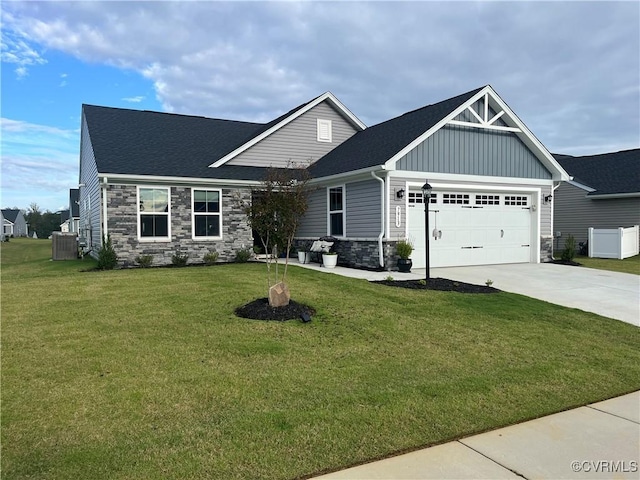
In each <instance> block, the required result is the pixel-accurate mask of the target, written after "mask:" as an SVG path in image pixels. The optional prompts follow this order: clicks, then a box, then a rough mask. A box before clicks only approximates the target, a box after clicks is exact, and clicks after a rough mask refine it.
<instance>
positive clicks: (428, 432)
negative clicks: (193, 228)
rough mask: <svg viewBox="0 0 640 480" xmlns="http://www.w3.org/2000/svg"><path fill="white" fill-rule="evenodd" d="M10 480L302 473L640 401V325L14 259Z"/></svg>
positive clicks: (237, 271) (223, 277)
mask: <svg viewBox="0 0 640 480" xmlns="http://www.w3.org/2000/svg"><path fill="white" fill-rule="evenodd" d="M1 248H2V372H1V373H2V379H1V380H2V406H1V409H2V412H1V413H2V418H1V427H2V431H1V445H2V473H3V477H5V478H12V479H19V478H55V479H76V478H91V479H129V478H145V479H152V478H180V479H199V478H203V479H204V478H206V479H210V478H222V479H234V478H238V479H240V478H252V479H253V478H256V479H257V478H268V479H274V478H275V479H278V478H282V479H286V478H296V477H303V476H309V475H312V474H317V473H320V472H324V471H328V470H335V469H339V468H343V467H347V466H350V465H353V464H355V463H359V462H364V461H367V460H371V459H376V458H381V457H385V456H388V455H390V454H393V453H395V452H400V451H405V450H410V449H416V448H419V447H423V446H427V445H432V444H436V443H441V442H445V441H447V440H451V439H455V438H459V437H462V436H466V435H470V434H473V433H476V432H480V431H484V430H488V429H493V428H496V427H501V426H504V425H509V424H513V423H515V422H520V421H523V420H527V419H531V418H534V417H538V416H541V415H546V414H549V413H553V412H557V411H561V410H564V409H567V408H571V407H575V406H578V405H584V404H586V403H590V402H595V401H599V400H603V399H606V398H609V397H612V396H616V395H620V394H624V393H627V392H631V391H635V390H638V389H640V348H639V345H640V329H638V328H637V327H634V326H632V325H629V324H626V323H624V322H619V321H613V320H609V319H606V318H603V317H600V316H598V315H595V314H591V313H585V312H582V311H579V310H575V309H569V308H564V307H559V306H554V305H551V304H549V303H545V302H540V301H537V300H533V299H529V298H527V297H523V296H520V295H515V294H510V293H504V292H502V293H497V294H492V295H480V294H479V295H473V294H460V293H452V292H436V291H414V290H407V289H402V288H391V287H386V286H384V285H379V284H371V283H368V282H366V281H363V280H355V279H348V278H343V277H339V276H337V275H331V274H323V273H318V272H315V271H311V270H306V269H302V268H297V267H292V268H290V287H291V291H292V295H293V298H294V299H295V300H297V301H299V302H301V303H305V304H308V305H311V306H313V307H314V308H315V309H316V310H317V314H316V316H315V317H314V318H313V321H312V322H311V323H307V324H304V323H301V322H298V321H289V322H261V321H255V320H246V319H241V318H237V317H235V316H234V314H233V310H234V309H235V308H236V307H237V306H239V305H242V304H244V303H246V302H248V301H250V300H253V299H254V298H257V297H261V296H265V294H266V292H265V276H264V268H265V267H264V265H259V264H251V263H250V264H230V265H217V266H212V267H193V268H182V269H179V268H158V269H153V268H152V269H136V270H119V271H111V272H84V273H83V272H79V271H78V270H79V269H80V268H83V267H85V266H87V265H91V264H92V262H91V261H87V260H85V262H80V261H78V262H52V261H49V260H48V258H49V257H50V255H51V244H50V242H45V241H37V240H32V241H29V240H17V239H16V240H12V241H11V242H10V243H8V244H3V245H2V247H1Z"/></svg>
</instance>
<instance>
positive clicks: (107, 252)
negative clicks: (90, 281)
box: [98, 234, 118, 270]
mask: <svg viewBox="0 0 640 480" xmlns="http://www.w3.org/2000/svg"><path fill="white" fill-rule="evenodd" d="M117 264H118V255H116V251H115V250H114V248H113V244H112V243H111V235H110V234H107V236H106V238H105V236H104V235H103V236H102V248H101V249H100V250H99V251H98V269H100V270H113V269H114V268H115V266H116V265H117Z"/></svg>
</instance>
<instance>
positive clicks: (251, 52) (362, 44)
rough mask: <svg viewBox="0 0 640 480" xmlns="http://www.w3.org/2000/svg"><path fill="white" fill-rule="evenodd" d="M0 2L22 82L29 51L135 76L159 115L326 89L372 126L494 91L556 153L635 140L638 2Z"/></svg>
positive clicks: (289, 102)
mask: <svg viewBox="0 0 640 480" xmlns="http://www.w3.org/2000/svg"><path fill="white" fill-rule="evenodd" d="M4 9H5V10H8V12H7V13H6V14H3V15H4V20H5V26H4V27H5V28H4V31H5V32H7V33H6V35H5V33H4V32H3V61H7V62H14V63H17V62H16V61H14V60H13V59H14V58H16V59H17V58H20V59H22V60H21V61H22V63H17V64H18V65H19V66H18V68H21V69H23V70H21V72H22V73H21V74H23V75H24V74H26V73H27V70H26V67H27V66H30V65H37V64H38V63H39V62H41V61H44V59H43V57H42V55H41V54H40V53H39V51H43V49H52V50H58V51H61V52H64V53H67V54H69V55H73V56H75V57H77V58H79V59H82V60H85V61H87V62H91V63H99V64H108V65H113V66H117V67H120V68H125V69H129V70H132V71H135V72H138V73H139V74H140V75H142V76H144V77H145V78H148V79H149V80H150V81H151V82H152V84H153V86H154V89H155V93H156V96H157V98H158V100H159V101H160V102H161V104H162V105H163V107H164V108H165V110H167V111H175V112H181V113H190V114H199V115H207V116H212V117H219V118H233V119H240V120H254V121H267V120H270V119H272V118H274V117H275V116H277V115H279V114H281V113H283V112H284V111H286V110H288V109H290V108H293V107H294V106H296V105H298V104H300V103H302V102H305V101H308V100H309V99H310V98H313V97H315V96H316V95H319V94H320V93H322V92H324V91H327V90H330V91H332V92H333V93H335V94H336V95H337V96H338V97H339V98H340V99H341V100H342V101H343V102H344V103H345V104H346V105H347V106H348V107H349V108H350V109H351V110H352V111H353V112H354V113H355V114H356V115H357V116H359V117H360V118H361V119H362V120H363V121H364V122H365V123H367V124H369V125H370V124H373V123H377V122H379V121H382V120H385V119H388V118H390V117H392V116H394V115H399V114H401V113H403V112H405V111H408V110H411V109H414V108H417V107H420V106H423V105H425V104H428V103H433V102H436V101H439V100H442V99H445V98H448V97H449V96H452V95H456V94H459V93H462V92H465V91H468V90H470V89H473V88H476V87H479V86H482V85H485V84H487V83H490V84H492V85H493V86H494V88H496V90H497V91H498V93H499V94H500V95H501V96H502V97H503V98H504V100H505V101H506V102H507V103H508V104H509V105H510V106H511V107H512V108H513V109H514V111H515V112H516V113H517V114H518V115H519V116H520V117H521V118H522V119H523V120H524V121H525V123H526V124H527V125H528V126H529V127H530V128H531V129H532V131H533V132H534V133H535V134H536V135H537V136H538V137H539V138H540V139H541V140H542V141H543V143H545V145H547V146H548V147H549V148H550V149H552V150H558V151H560V150H562V151H567V152H568V151H569V150H568V149H569V148H576V146H580V145H583V146H585V147H584V148H592V149H593V151H594V152H595V151H599V150H602V149H605V148H607V149H609V148H611V147H612V146H614V149H615V145H616V144H619V145H624V146H628V145H630V144H633V143H634V142H635V144H637V142H638V135H637V132H638V131H639V130H640V119H639V118H638V117H639V115H638V104H639V103H640V92H639V90H638V88H637V86H638V84H639V83H640V75H639V72H640V60H639V57H640V45H639V43H638V39H639V38H640V33H639V29H640V27H639V25H638V21H637V20H638V17H639V15H640V5H639V4H638V3H637V2H474V3H466V2H464V3H463V2H451V3H446V2H422V3H421V2H357V3H356V2H295V3H294V2H265V3H254V2H237V3H236V2H188V3H184V2H73V3H66V2H44V3H35V2H9V3H7V4H5V5H4ZM7 35H8V36H7ZM5 36H6V38H8V40H7V45H10V48H9V47H7V53H6V58H7V60H5V46H4V45H5ZM12 55H13V56H12ZM136 98H138V97H127V99H125V101H133V99H136ZM569 153H571V152H569Z"/></svg>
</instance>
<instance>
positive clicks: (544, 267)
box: [394, 263, 640, 326]
mask: <svg viewBox="0 0 640 480" xmlns="http://www.w3.org/2000/svg"><path fill="white" fill-rule="evenodd" d="M424 272H425V270H424V269H422V270H420V269H414V270H412V272H411V273H412V274H418V275H419V274H421V273H422V274H424ZM394 276H397V277H399V275H394ZM431 277H434V278H435V277H442V278H449V279H451V280H459V281H461V282H467V283H475V284H478V285H483V284H484V283H485V282H486V281H487V279H491V280H493V286H494V287H496V288H499V289H500V290H504V291H506V292H513V293H520V294H522V295H526V296H528V297H533V298H537V299H540V300H544V301H546V302H550V303H555V304H557V305H564V306H566V307H573V308H579V309H580V310H585V311H587V312H593V313H597V314H598V315H602V316H604V317H609V318H614V319H616V320H622V321H623V322H627V323H630V324H632V325H635V326H640V275H632V274H629V273H618V272H609V271H606V270H595V269H592V268H584V267H571V266H567V265H556V264H553V263H540V264H534V263H520V264H509V265H485V266H478V267H449V268H433V269H431Z"/></svg>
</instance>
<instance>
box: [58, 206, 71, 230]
mask: <svg viewBox="0 0 640 480" xmlns="http://www.w3.org/2000/svg"><path fill="white" fill-rule="evenodd" d="M60 231H61V232H64V233H68V232H69V210H61V211H60Z"/></svg>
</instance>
